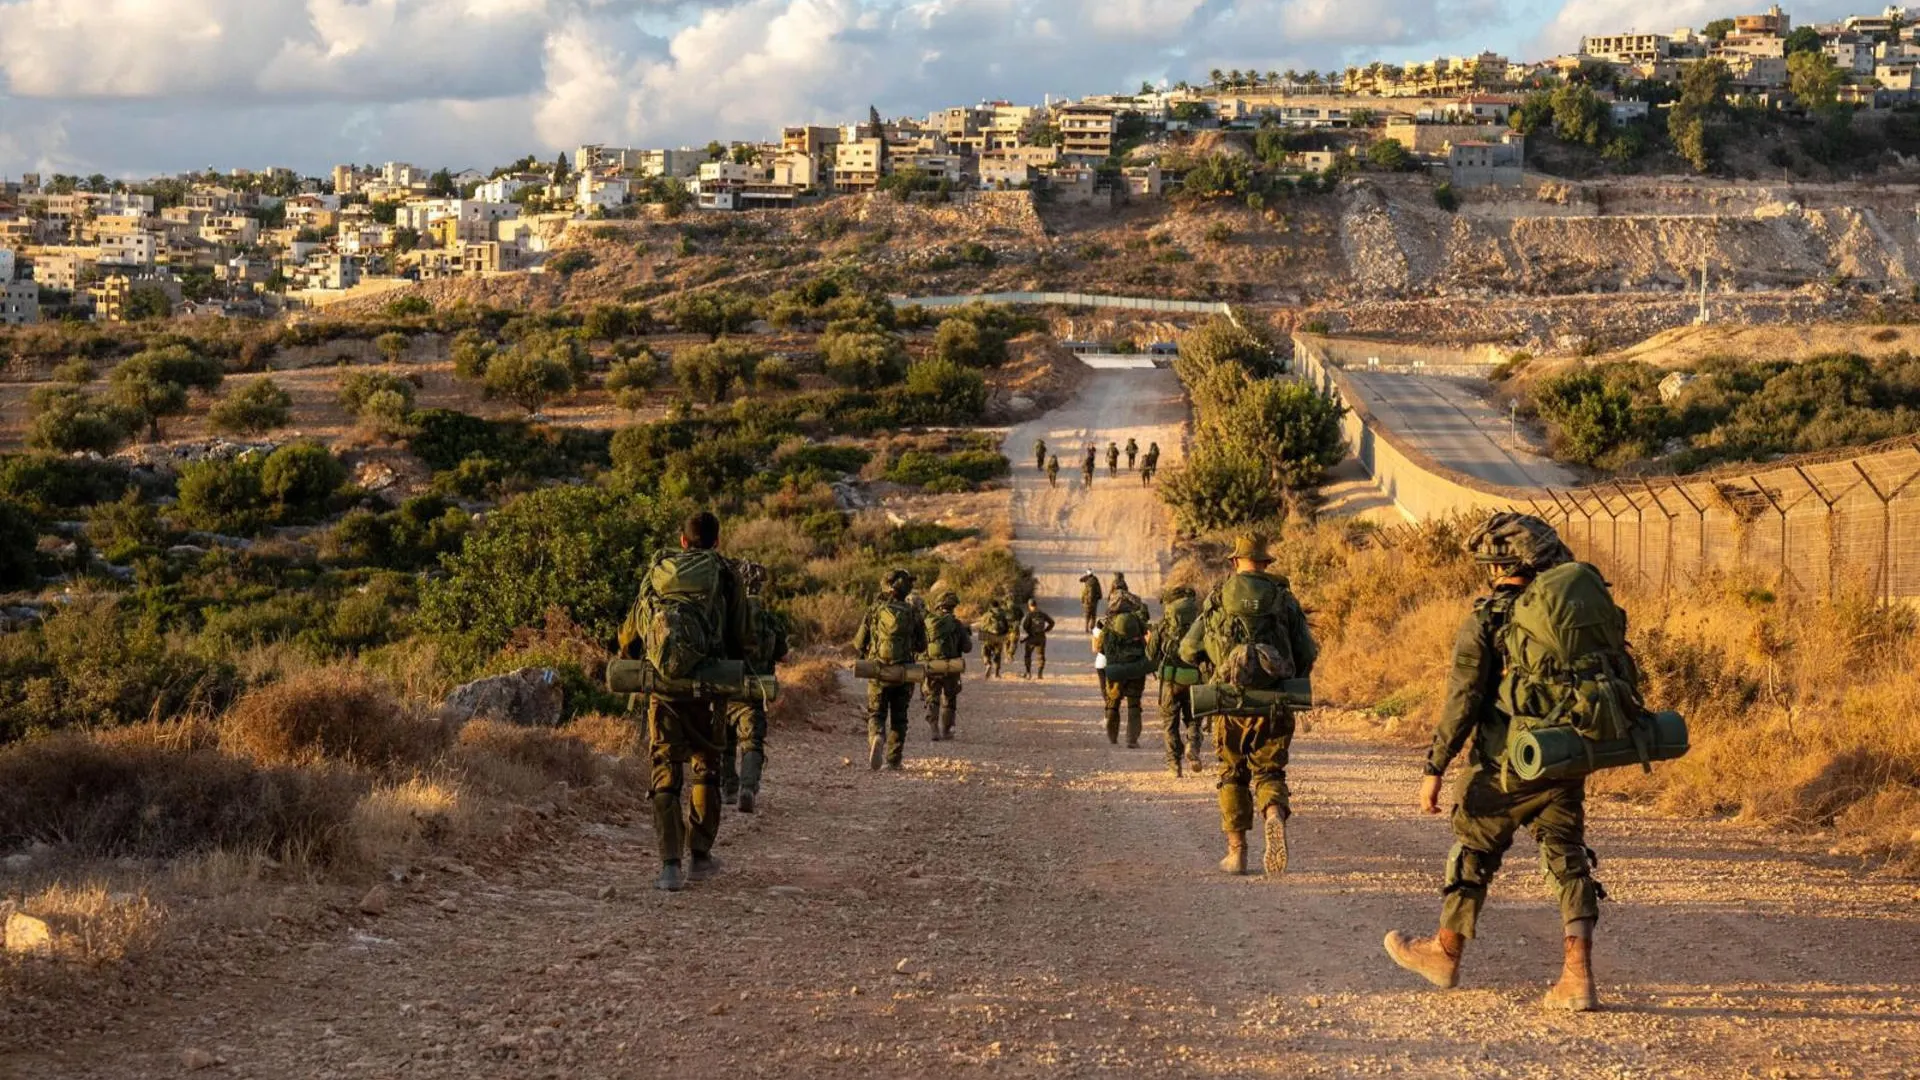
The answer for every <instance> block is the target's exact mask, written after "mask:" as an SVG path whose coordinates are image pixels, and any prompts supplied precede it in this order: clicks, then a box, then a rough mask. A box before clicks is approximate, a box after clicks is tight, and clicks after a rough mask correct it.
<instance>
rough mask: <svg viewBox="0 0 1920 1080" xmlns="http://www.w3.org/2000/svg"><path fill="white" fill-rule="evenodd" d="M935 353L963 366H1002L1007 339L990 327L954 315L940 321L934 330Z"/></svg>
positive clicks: (1004, 359)
mask: <svg viewBox="0 0 1920 1080" xmlns="http://www.w3.org/2000/svg"><path fill="white" fill-rule="evenodd" d="M933 354H934V355H935V356H937V357H939V358H940V359H942V360H951V361H953V362H954V363H956V364H960V365H962V366H964V367H971V368H986V367H999V366H1000V365H1002V364H1004V363H1006V362H1007V339H1006V338H1005V336H1003V335H1002V334H1000V333H999V332H998V331H997V330H995V329H993V328H991V327H985V326H981V325H979V323H977V322H975V321H974V320H971V319H965V318H959V317H955V318H951V319H947V320H945V321H943V322H941V324H940V329H939V330H937V331H935V333H934V335H933Z"/></svg>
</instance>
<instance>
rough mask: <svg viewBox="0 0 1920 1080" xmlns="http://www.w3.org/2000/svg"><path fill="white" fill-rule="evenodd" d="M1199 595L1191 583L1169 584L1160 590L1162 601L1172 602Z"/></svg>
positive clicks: (1165, 602)
mask: <svg viewBox="0 0 1920 1080" xmlns="http://www.w3.org/2000/svg"><path fill="white" fill-rule="evenodd" d="M1196 595H1198V594H1197V593H1195V592H1194V591H1193V586H1191V585H1169V586H1167V587H1166V588H1164V589H1161V590H1160V602H1161V603H1163V604H1170V603H1172V602H1173V601H1175V600H1186V599H1189V598H1191V597H1193V596H1196Z"/></svg>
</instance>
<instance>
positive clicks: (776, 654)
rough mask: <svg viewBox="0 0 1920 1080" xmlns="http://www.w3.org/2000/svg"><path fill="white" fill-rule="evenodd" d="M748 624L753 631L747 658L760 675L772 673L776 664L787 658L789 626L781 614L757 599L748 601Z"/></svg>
mask: <svg viewBox="0 0 1920 1080" xmlns="http://www.w3.org/2000/svg"><path fill="white" fill-rule="evenodd" d="M747 625H748V628H749V630H750V631H751V633H752V639H751V641H750V642H749V646H748V647H749V655H748V657H747V659H749V660H751V661H753V670H754V672H755V673H757V674H760V675H766V674H770V673H771V672H772V671H773V667H774V665H775V664H778V663H779V662H780V661H782V660H785V659H786V658H787V628H786V627H785V626H784V625H783V624H782V622H781V619H780V616H778V615H775V614H774V613H773V612H771V611H769V610H767V606H766V605H765V604H763V603H761V602H760V601H758V600H755V599H749V600H748V601H747Z"/></svg>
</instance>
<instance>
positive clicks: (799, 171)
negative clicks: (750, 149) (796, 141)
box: [773, 128, 834, 188]
mask: <svg viewBox="0 0 1920 1080" xmlns="http://www.w3.org/2000/svg"><path fill="white" fill-rule="evenodd" d="M825 130H827V131H832V130H834V129H833V128H827V129H825ZM822 172H823V170H822V169H821V167H820V158H819V157H817V156H815V155H812V154H805V153H800V152H798V151H793V150H783V151H781V152H780V154H779V156H777V157H775V158H774V159H773V182H774V183H776V184H787V185H791V186H793V187H797V188H818V187H819V186H821V180H822Z"/></svg>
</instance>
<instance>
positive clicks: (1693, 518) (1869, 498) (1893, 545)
mask: <svg viewBox="0 0 1920 1080" xmlns="http://www.w3.org/2000/svg"><path fill="white" fill-rule="evenodd" d="M1294 359H1295V361H1296V370H1297V371H1298V373H1299V375H1300V377H1301V378H1303V379H1305V380H1307V381H1308V382H1310V383H1311V384H1313V385H1314V386H1316V387H1318V388H1319V389H1321V390H1322V391H1324V392H1326V393H1330V394H1336V395H1338V396H1339V397H1340V398H1341V399H1342V400H1343V401H1344V402H1346V404H1347V405H1348V406H1349V408H1350V409H1351V412H1350V413H1349V414H1348V416H1347V417H1346V419H1345V423H1344V426H1345V428H1346V434H1347V439H1348V443H1349V445H1350V446H1351V447H1352V448H1353V452H1354V454H1355V456H1356V457H1358V458H1359V459H1360V461H1361V463H1362V464H1363V465H1364V466H1365V467H1366V469H1367V471H1368V473H1369V474H1370V475H1372V476H1373V478H1374V480H1375V481H1376V483H1377V484H1378V485H1379V487H1380V489H1381V491H1382V492H1384V493H1385V494H1386V495H1387V496H1388V497H1389V498H1391V499H1392V500H1393V502H1394V505H1395V506H1397V507H1398V508H1399V509H1400V510H1401V512H1402V513H1403V514H1405V515H1406V516H1407V517H1410V518H1414V519H1429V518H1436V517H1444V516H1449V515H1462V516H1468V515H1474V514H1480V513H1485V512H1486V511H1488V510H1493V509H1503V508H1511V509H1516V510H1524V511H1527V512H1530V513H1534V514H1538V515H1540V516H1541V517H1543V518H1545V519H1546V520H1548V521H1549V522H1552V523H1553V525H1554V526H1555V527H1556V528H1558V529H1559V530H1560V532H1561V535H1562V536H1564V537H1565V538H1566V540H1567V543H1568V545H1569V546H1571V547H1572V548H1573V549H1574V551H1575V552H1576V553H1577V554H1578V555H1579V556H1580V557H1581V558H1582V559H1585V560H1587V561H1589V562H1593V563H1595V564H1596V565H1598V566H1600V567H1601V568H1602V569H1604V570H1605V571H1606V572H1607V573H1608V574H1609V575H1610V576H1612V577H1613V578H1614V579H1615V580H1631V581H1634V582H1636V583H1638V584H1641V585H1643V586H1646V587H1650V588H1656V589H1663V590H1664V589H1670V588H1672V587H1674V586H1676V585H1685V584H1688V583H1690V582H1692V581H1694V580H1696V579H1698V578H1700V577H1702V576H1703V575H1706V574H1710V573H1713V572H1716V571H1724V570H1732V569H1747V570H1757V571H1760V572H1761V573H1763V574H1765V575H1767V577H1768V578H1769V579H1772V580H1776V581H1777V582H1778V583H1779V587H1780V588H1781V589H1782V590H1784V591H1789V592H1794V593H1798V594H1802V595H1814V596H1833V595H1835V594H1838V593H1841V592H1854V593H1862V592H1864V593H1865V594H1867V595H1871V596H1876V597H1880V598H1882V599H1885V600H1893V599H1895V598H1900V597H1911V596H1920V438H1914V437H1908V438H1902V439H1896V440H1893V441H1891V442H1886V443H1881V444H1878V445H1875V446H1871V447H1867V448H1865V449H1862V450H1855V451H1848V452H1842V453H1833V454H1825V455H1820V456H1817V457H1807V458H1798V459H1793V460H1790V461H1785V462H1781V463H1778V464H1773V465H1768V466H1764V467H1760V468H1754V469H1747V470H1723V471H1717V472H1712V473H1704V474H1700V475H1696V476H1687V477H1664V478H1660V479H1641V480H1616V481H1610V482H1607V483H1603V484H1597V485H1594V486H1592V487H1583V488H1568V489H1558V488H1539V489H1532V488H1511V487H1496V486H1493V485H1490V484H1486V483H1483V482H1481V481H1477V480H1475V479H1474V478H1472V477H1469V476H1465V475H1463V474H1461V473H1459V472H1457V471H1455V470H1452V469H1449V468H1448V467H1447V466H1445V465H1444V464H1442V463H1440V462H1438V461H1435V460H1433V459H1432V458H1430V457H1428V456H1427V455H1426V454H1424V453H1422V452H1421V451H1420V450H1419V449H1418V448H1417V447H1413V446H1411V445H1409V444H1408V443H1406V442H1404V441H1403V440H1401V439H1398V438H1397V437H1395V435H1394V433H1393V432H1392V431H1390V430H1389V429H1387V428H1386V427H1385V426H1384V425H1383V424H1381V423H1380V422H1379V420H1378V419H1377V418H1375V417H1374V416H1373V415H1372V413H1371V412H1370V411H1369V410H1368V409H1367V407H1366V403H1365V401H1364V400H1362V399H1361V397H1360V396H1359V395H1358V394H1357V393H1355V392H1354V390H1353V388H1352V386H1351V385H1350V383H1349V382H1348V380H1347V379H1346V377H1345V376H1344V374H1342V373H1341V371H1340V369H1339V368H1338V367H1335V366H1333V365H1332V364H1329V363H1328V362H1327V358H1326V357H1325V356H1324V355H1322V354H1321V352H1320V350H1319V349H1318V347H1317V346H1316V345H1315V344H1314V343H1313V342H1311V341H1306V340H1302V339H1298V338H1296V340H1295V345H1294Z"/></svg>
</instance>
